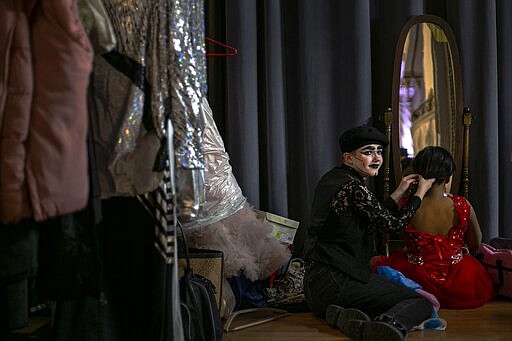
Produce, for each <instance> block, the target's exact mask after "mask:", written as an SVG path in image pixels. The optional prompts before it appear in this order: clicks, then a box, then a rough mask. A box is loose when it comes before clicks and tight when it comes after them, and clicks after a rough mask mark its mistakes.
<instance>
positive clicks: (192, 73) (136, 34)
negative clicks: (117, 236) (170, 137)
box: [90, 0, 206, 208]
mask: <svg viewBox="0 0 512 341" xmlns="http://www.w3.org/2000/svg"><path fill="white" fill-rule="evenodd" d="M104 5H105V9H106V11H107V13H108V16H109V18H110V21H111V23H112V26H113V29H114V32H115V35H116V38H117V46H116V49H115V50H114V51H111V52H109V53H106V54H103V55H102V56H101V57H98V58H96V60H95V69H94V74H93V78H92V80H91V83H92V89H93V91H92V96H91V97H92V99H91V101H90V102H91V105H90V107H91V121H92V122H91V123H92V127H93V129H92V130H93V137H94V142H95V149H96V158H97V162H96V163H97V168H98V174H99V180H100V189H101V193H102V197H104V198H105V197H110V196H114V195H138V194H143V193H147V192H148V191H152V190H154V189H155V188H157V187H158V186H159V183H160V180H161V179H162V170H163V167H161V166H162V165H164V164H165V162H160V163H158V162H157V160H160V161H161V160H162V159H165V158H166V157H167V153H165V150H166V149H165V148H162V141H165V139H166V137H167V132H166V129H167V128H166V123H165V122H166V119H167V118H168V117H171V119H172V123H173V130H174V146H175V153H174V155H173V156H174V160H173V161H175V162H176V166H177V168H178V169H179V170H180V172H178V174H179V175H180V176H181V177H182V178H184V180H183V181H178V184H185V185H184V187H183V188H181V189H180V191H179V192H180V193H181V194H182V195H181V197H180V198H181V199H183V201H184V200H187V202H192V206H194V207H195V208H197V207H198V206H199V205H200V202H199V199H198V198H200V197H202V193H201V192H202V191H204V189H203V188H202V183H200V182H197V181H195V180H196V179H201V174H200V172H201V171H202V170H203V169H204V161H203V156H202V151H201V145H202V132H203V125H204V124H203V122H202V121H201V119H200V114H201V112H200V103H201V100H202V97H203V93H204V91H205V87H206V67H205V65H206V62H205V54H204V9H203V5H202V2H201V1H170V0H165V1H164V0H160V1H136V0H127V1H125V0H105V1H104ZM159 166H160V167H159ZM183 170H187V171H185V172H184V171H183ZM190 179H192V180H190ZM188 193H192V194H191V195H190V196H185V194H188Z"/></svg>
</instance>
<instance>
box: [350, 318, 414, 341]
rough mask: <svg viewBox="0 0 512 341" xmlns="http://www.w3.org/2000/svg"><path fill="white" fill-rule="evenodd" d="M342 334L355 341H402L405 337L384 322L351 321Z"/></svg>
mask: <svg viewBox="0 0 512 341" xmlns="http://www.w3.org/2000/svg"><path fill="white" fill-rule="evenodd" d="M344 334H345V335H346V336H348V337H349V338H351V339H353V340H357V341H376V340H379V341H404V340H405V336H404V335H403V334H402V333H401V332H400V330H398V328H396V327H394V326H392V325H390V324H387V323H385V322H377V321H362V320H351V321H348V322H347V324H346V326H345V332H344Z"/></svg>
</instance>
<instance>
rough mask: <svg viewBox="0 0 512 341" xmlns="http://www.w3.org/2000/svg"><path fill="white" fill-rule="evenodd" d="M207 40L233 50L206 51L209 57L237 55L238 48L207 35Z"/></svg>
mask: <svg viewBox="0 0 512 341" xmlns="http://www.w3.org/2000/svg"><path fill="white" fill-rule="evenodd" d="M205 39H206V40H208V41H210V42H212V43H214V44H216V45H219V46H222V47H224V48H226V49H228V50H229V51H231V52H226V53H206V56H207V57H230V56H236V55H237V54H238V50H237V49H236V48H234V47H233V46H229V45H226V44H223V43H221V42H220V41H217V40H215V39H212V38H210V37H205Z"/></svg>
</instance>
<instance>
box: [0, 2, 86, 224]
mask: <svg viewBox="0 0 512 341" xmlns="http://www.w3.org/2000/svg"><path fill="white" fill-rule="evenodd" d="M92 57H93V53H92V48H91V45H90V42H89V39H88V37H87V35H86V33H85V31H84V29H83V27H82V25H81V23H80V20H79V16H78V9H77V6H76V1H73V0H68V1H66V0H2V1H0V163H1V165H0V222H2V223H14V222H18V221H20V220H21V219H24V218H31V217H32V218H34V219H35V220H36V221H41V220H45V219H47V218H50V217H55V216H58V215H62V214H66V213H71V212H74V211H77V210H80V209H82V208H83V207H85V205H86V204H87V199H88V190H89V181H88V163H87V142H86V138H87V128H88V115H87V104H86V103H87V100H86V96H87V86H88V82H89V74H90V72H91V69H92Z"/></svg>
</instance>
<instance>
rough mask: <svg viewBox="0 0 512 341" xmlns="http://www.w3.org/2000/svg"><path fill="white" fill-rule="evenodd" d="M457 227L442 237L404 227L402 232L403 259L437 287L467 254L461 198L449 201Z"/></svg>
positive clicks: (465, 214) (465, 209)
mask: <svg viewBox="0 0 512 341" xmlns="http://www.w3.org/2000/svg"><path fill="white" fill-rule="evenodd" d="M452 199H453V203H454V205H455V210H456V211H457V214H458V216H459V218H460V219H459V221H460V223H459V224H458V225H457V226H454V227H453V228H451V229H450V231H449V233H448V234H447V235H445V236H440V235H437V234H433V233H426V232H420V231H417V230H416V229H414V227H413V226H412V225H408V226H407V228H406V229H405V230H404V240H405V244H406V246H407V259H408V260H409V262H410V263H413V264H417V265H423V266H424V267H425V268H426V269H428V273H429V275H430V277H431V278H432V279H433V280H434V281H436V282H438V283H439V284H442V283H444V281H445V280H446V276H447V273H448V271H449V269H450V266H451V265H452V264H457V263H458V262H460V260H461V259H462V257H463V253H465V254H467V253H468V252H467V248H466V247H465V242H464V236H465V234H466V230H467V228H468V219H469V213H470V212H469V204H468V202H467V201H466V200H465V199H464V198H463V197H458V196H454V197H452Z"/></svg>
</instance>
